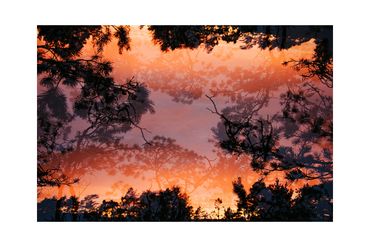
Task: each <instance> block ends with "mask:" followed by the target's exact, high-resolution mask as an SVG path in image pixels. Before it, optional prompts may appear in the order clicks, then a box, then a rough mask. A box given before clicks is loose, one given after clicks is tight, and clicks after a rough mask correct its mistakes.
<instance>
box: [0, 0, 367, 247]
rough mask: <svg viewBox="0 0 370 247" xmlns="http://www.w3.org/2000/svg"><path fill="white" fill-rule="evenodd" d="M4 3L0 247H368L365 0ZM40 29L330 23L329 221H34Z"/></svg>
mask: <svg viewBox="0 0 370 247" xmlns="http://www.w3.org/2000/svg"><path fill="white" fill-rule="evenodd" d="M241 2H242V1H240V3H238V2H235V1H222V2H221V1H219V2H216V1H194V0H191V1H181V2H180V1H178V2H175V0H172V1H148V2H147V3H144V2H143V1H131V2H125V1H122V0H121V1H107V0H105V1H97V0H94V1H92V0H90V1H76V0H73V1H71V0H65V1H55V2H54V1H50V0H49V1H45V0H43V1H8V2H5V1H3V2H2V3H1V5H2V6H1V7H0V11H1V15H0V16H1V21H2V22H1V23H2V24H3V25H2V30H1V39H0V40H1V46H0V47H1V53H0V54H1V58H0V61H1V72H2V73H1V74H2V76H1V90H0V92H1V97H0V99H1V121H0V123H1V128H0V130H1V134H0V137H1V149H0V150H1V162H0V164H1V172H0V176H1V177H0V183H1V195H0V198H1V203H0V214H1V218H0V224H1V237H0V245H1V246H34V245H37V246H49V245H50V246H51V245H52V246H67V245H71V246H77V245H80V246H112V245H113V244H114V245H120V246H125V245H129V244H132V245H134V246H137V245H139V246H148V245H161V246H178V245H179V246H214V245H216V246H237V245H246V246H247V245H251V246H252V245H259V246H260V245H261V246H311V247H312V246H329V245H330V246H335V244H341V245H342V244H344V245H348V244H350V245H352V246H364V245H365V243H369V240H368V236H367V235H366V233H367V232H368V230H366V224H367V223H368V220H369V212H368V210H369V197H370V196H369V193H368V190H367V178H368V176H369V165H367V164H368V163H369V160H368V158H367V157H366V154H367V153H368V152H369V151H368V150H367V147H368V146H369V144H368V141H369V140H370V139H369V131H368V128H369V115H368V114H369V109H368V107H369V106H370V104H369V103H368V98H369V97H370V96H369V92H370V90H369V89H370V88H369V83H370V82H369V80H368V76H366V75H365V73H366V72H367V71H369V62H368V58H369V57H370V56H369V48H368V47H367V42H369V40H370V39H369V30H368V26H365V21H366V20H367V19H368V18H367V16H368V9H369V8H368V7H366V1H363V2H360V1H351V2H347V1H346V2H339V1H333V2H329V1H322V0H319V1H318V0H311V1H305V2H303V3H300V4H298V1H296V0H295V1H274V0H269V1H266V0H265V1H243V3H241ZM38 24H131V25H138V24H174V25H175V24H261V25H262V24H266V25H269V24H287V25H291V24H296V25H299V24H310V25H319V24H326V25H334V71H335V75H334V85H335V86H334V128H335V136H334V140H335V144H334V156H335V159H334V171H335V175H334V223H76V224H73V223H37V222H36V181H35V178H36V169H35V164H36V84H35V81H36V48H35V45H36V26H37V25H38Z"/></svg>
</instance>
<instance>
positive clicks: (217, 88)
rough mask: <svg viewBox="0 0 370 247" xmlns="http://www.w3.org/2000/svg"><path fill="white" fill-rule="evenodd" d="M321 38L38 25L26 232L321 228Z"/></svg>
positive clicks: (328, 175) (234, 29)
mask: <svg viewBox="0 0 370 247" xmlns="http://www.w3.org/2000/svg"><path fill="white" fill-rule="evenodd" d="M332 30H333V28H332V26H213V25H210V26H38V27H37V188H38V190H37V192H38V195H37V196H38V197H37V198H38V201H37V217H38V221H332V220H333V32H332Z"/></svg>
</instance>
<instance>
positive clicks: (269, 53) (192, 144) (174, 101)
mask: <svg viewBox="0 0 370 247" xmlns="http://www.w3.org/2000/svg"><path fill="white" fill-rule="evenodd" d="M130 39H131V43H130V46H131V49H130V50H129V51H123V54H119V53H118V51H117V47H116V44H115V42H114V41H113V42H111V43H110V44H109V45H108V46H107V47H106V48H105V51H104V53H103V54H104V57H105V58H106V59H108V60H110V61H112V62H113V76H114V78H115V80H116V81H119V82H125V81H126V79H130V78H132V77H134V78H135V79H136V80H137V81H140V82H142V83H143V84H145V85H146V86H147V88H148V89H149V91H150V100H151V101H152V102H153V107H154V110H155V113H146V114H145V115H144V116H143V117H142V119H141V122H140V126H141V127H142V128H145V129H147V130H148V131H150V132H145V136H146V138H147V139H148V140H150V139H152V138H153V137H155V136H163V137H166V138H171V139H173V140H175V143H176V144H178V145H179V146H181V147H182V148H183V149H187V150H192V151H194V152H196V153H197V154H198V155H199V156H201V157H203V158H204V159H203V160H202V161H198V162H199V163H198V164H191V165H192V166H191V167H189V166H190V164H188V165H187V164H186V161H183V162H185V164H171V166H172V167H175V168H176V166H177V167H179V169H175V170H174V171H172V172H175V173H176V175H178V176H179V177H180V178H182V179H183V180H184V181H185V180H187V179H188V180H189V181H190V180H191V179H193V178H195V177H197V176H198V175H199V174H197V172H200V173H202V172H205V173H206V172H207V171H208V170H209V167H213V168H216V167H217V168H216V170H218V172H219V174H218V176H219V175H223V178H222V179H220V177H217V174H213V175H212V176H210V177H209V179H208V180H205V181H204V182H203V183H201V184H200V185H199V186H198V187H196V189H195V190H194V191H192V189H191V186H190V187H189V188H188V190H185V192H187V193H188V194H189V196H190V198H191V201H192V204H193V205H194V206H202V207H204V208H206V209H208V210H210V208H213V206H214V200H215V199H216V198H217V197H220V198H222V199H223V206H225V207H227V206H233V205H234V204H235V202H234V199H235V197H234V196H233V194H232V181H233V180H235V179H236V178H237V177H239V176H240V177H242V179H243V182H244V184H245V186H246V188H247V189H248V188H249V187H250V186H251V184H253V183H254V182H255V181H257V180H258V178H259V177H260V175H259V174H257V173H255V172H253V171H252V170H251V168H250V166H249V164H248V162H250V161H249V159H248V157H243V156H239V157H238V156H235V155H230V154H225V153H224V152H223V151H222V150H220V149H219V148H218V147H217V145H216V143H215V136H214V135H215V134H214V132H213V131H212V129H215V128H217V124H218V123H219V122H220V119H219V117H218V116H217V115H216V114H212V113H211V112H210V111H209V110H208V109H207V108H212V104H211V102H210V100H209V99H208V98H207V97H206V95H209V96H214V101H215V103H216V105H217V107H218V109H220V110H222V109H224V108H225V107H226V106H231V105H233V104H234V103H236V102H238V100H242V99H244V98H246V97H249V96H255V95H257V93H258V92H264V93H267V94H268V96H269V98H270V101H269V103H268V105H267V106H265V107H264V109H263V110H262V111H263V112H264V113H265V114H267V115H269V114H271V115H272V114H273V113H274V112H276V111H279V110H280V109H281V106H280V104H279V96H280V94H281V93H282V92H284V91H285V90H286V89H287V88H288V87H290V86H294V85H296V84H299V83H301V82H302V79H301V76H300V73H301V72H297V71H295V70H294V69H292V68H291V67H290V66H283V65H282V63H283V62H284V61H287V60H290V59H301V58H311V57H312V54H313V50H314V49H315V43H314V41H313V40H310V41H308V42H305V43H303V44H301V45H298V46H294V47H291V48H289V49H287V50H278V49H277V48H275V49H272V50H269V49H265V50H261V49H258V48H257V47H254V48H251V49H240V46H241V45H242V44H241V43H240V42H238V43H236V44H233V43H225V42H223V41H221V43H220V44H219V45H218V46H215V47H214V49H213V50H212V51H211V52H207V50H206V49H204V47H202V46H201V47H199V48H197V49H193V50H191V49H177V50H174V51H168V52H162V51H161V50H160V47H159V45H155V44H154V43H153V41H152V36H151V34H150V32H149V31H148V30H147V28H146V27H144V28H142V29H140V28H139V27H137V26H132V27H131V31H130ZM93 51H94V47H92V46H91V44H89V45H87V47H86V48H85V50H84V52H83V54H82V56H86V57H88V56H89V55H91V54H92V53H93ZM42 91H43V88H42V87H41V86H38V92H42ZM77 93H78V92H77V91H75V92H74V91H73V90H71V91H69V94H70V96H73V95H75V94H77ZM328 93H329V94H331V92H328ZM82 125H83V123H82V122H81V120H76V121H75V122H74V124H73V125H72V129H74V128H75V130H72V132H73V131H76V130H77V129H78V128H80V127H81V126H82ZM122 142H123V143H125V144H128V145H134V144H137V145H138V146H142V145H143V144H144V140H143V138H142V136H141V133H140V131H139V130H138V129H135V128H134V129H132V130H131V131H129V132H128V133H126V134H125V136H124V139H123V140H122ZM162 151H163V150H162ZM164 151H165V150H164ZM121 152H123V153H125V152H126V151H124V150H123V151H121ZM165 152H166V151H165ZM170 152H171V150H169V151H168V154H169V155H170ZM74 155H75V156H73V154H71V157H73V159H74V161H75V162H76V160H78V162H80V163H78V162H76V164H77V163H78V164H77V165H76V164H72V163H73V162H72V163H71V162H70V159H67V160H63V161H62V162H61V167H62V169H64V171H65V172H66V173H67V174H69V175H71V176H77V177H80V178H81V181H80V182H79V183H78V184H76V185H73V186H71V188H67V187H61V188H49V189H44V190H43V191H42V193H41V194H40V195H39V200H42V199H43V198H45V197H50V196H53V195H56V196H62V195H67V196H69V195H73V194H75V195H77V196H79V197H84V196H86V195H89V194H96V193H97V194H98V195H99V196H100V199H101V200H102V199H118V198H120V197H121V196H122V193H125V192H126V191H127V189H128V188H129V187H130V186H132V187H133V188H134V189H136V191H137V192H138V193H140V192H142V191H144V190H147V189H151V190H158V189H160V188H159V186H158V182H156V180H155V175H154V173H153V171H152V170H150V169H147V170H145V171H141V174H140V175H139V176H133V175H130V174H127V172H126V173H125V172H124V169H125V166H126V164H129V165H130V166H135V165H136V166H138V167H139V166H141V165H142V164H139V162H135V161H132V160H130V161H126V160H125V159H122V158H121V156H120V155H122V153H119V152H118V153H117V152H116V153H110V154H104V155H103V156H104V157H101V156H100V157H99V158H98V159H97V160H95V161H91V159H92V158H93V157H94V156H97V152H96V150H95V151H94V150H90V151H89V150H86V151H84V152H82V153H79V154H74ZM185 159H186V156H185ZM221 160H222V162H221ZM221 163H222V164H221ZM75 165H76V167H74V166H75ZM193 165H194V166H195V168H194V167H193ZM77 166H78V167H77ZM163 167H166V164H163ZM198 168H199V169H200V170H201V171H198V170H197V169H198ZM163 172H165V171H164V170H163ZM202 174H203V173H202ZM181 176H182V177H181ZM199 176H200V175H199ZM276 177H280V179H282V177H283V175H282V174H280V175H279V173H274V174H272V175H271V176H268V177H267V178H266V182H267V183H272V182H274V180H275V178H276ZM184 181H182V180H181V181H178V183H176V181H175V182H174V181H172V182H171V183H164V182H163V181H162V182H163V187H162V188H164V187H166V185H176V184H179V185H180V186H184V183H185V182H184ZM311 183H315V181H311ZM302 184H303V182H300V183H293V184H290V186H291V187H292V188H296V187H299V186H301V185H302Z"/></svg>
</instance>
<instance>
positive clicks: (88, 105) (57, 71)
mask: <svg viewBox="0 0 370 247" xmlns="http://www.w3.org/2000/svg"><path fill="white" fill-rule="evenodd" d="M128 32H129V28H128V27H124V26H38V45H37V72H38V75H39V83H40V90H42V92H41V93H40V94H39V95H38V180H37V182H38V186H39V187H43V186H61V185H71V184H73V183H75V182H77V181H78V179H73V178H69V177H68V176H67V175H65V174H64V173H63V172H61V169H60V164H59V162H53V164H51V162H50V161H51V160H53V158H55V156H59V157H60V156H61V155H63V154H65V153H68V152H72V151H74V150H77V151H79V150H81V149H82V148H83V145H87V144H86V143H87V142H88V141H89V142H95V143H96V142H102V141H105V140H110V141H114V140H119V139H121V137H116V138H115V135H119V134H122V133H125V132H127V131H128V130H129V129H131V128H132V127H136V128H139V129H140V131H141V132H142V136H143V138H144V140H145V136H144V133H143V130H144V129H143V128H141V127H140V126H139V125H138V124H139V122H140V118H141V116H142V115H143V114H145V113H146V112H153V107H152V103H151V101H150V100H149V92H148V90H147V89H146V88H145V87H144V86H143V85H142V84H141V83H139V82H137V81H135V80H134V78H131V79H129V80H127V82H126V83H118V82H116V81H114V79H113V78H112V77H111V76H110V74H111V72H112V65H111V63H110V62H109V61H107V60H105V59H104V58H103V57H102V51H103V48H104V46H106V45H107V44H108V43H109V42H110V41H111V40H112V38H113V37H115V38H116V40H117V41H118V43H117V45H118V50H119V52H120V53H122V50H123V49H129V48H130V46H129V38H128ZM88 42H91V43H92V45H93V46H94V47H95V49H96V51H95V54H93V55H92V56H91V57H90V58H86V57H84V56H83V53H82V51H83V48H84V47H85V46H86V45H87V43H88ZM70 89H73V90H75V91H76V92H78V94H77V96H75V97H74V98H73V99H72V102H69V101H67V96H68V94H70V93H68V92H69V91H68V90H70ZM70 105H72V107H70ZM72 121H74V122H76V121H82V122H84V123H85V125H86V126H87V127H86V128H85V129H83V130H81V131H77V132H76V135H75V136H71V135H69V134H70V132H71V125H72Z"/></svg>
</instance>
